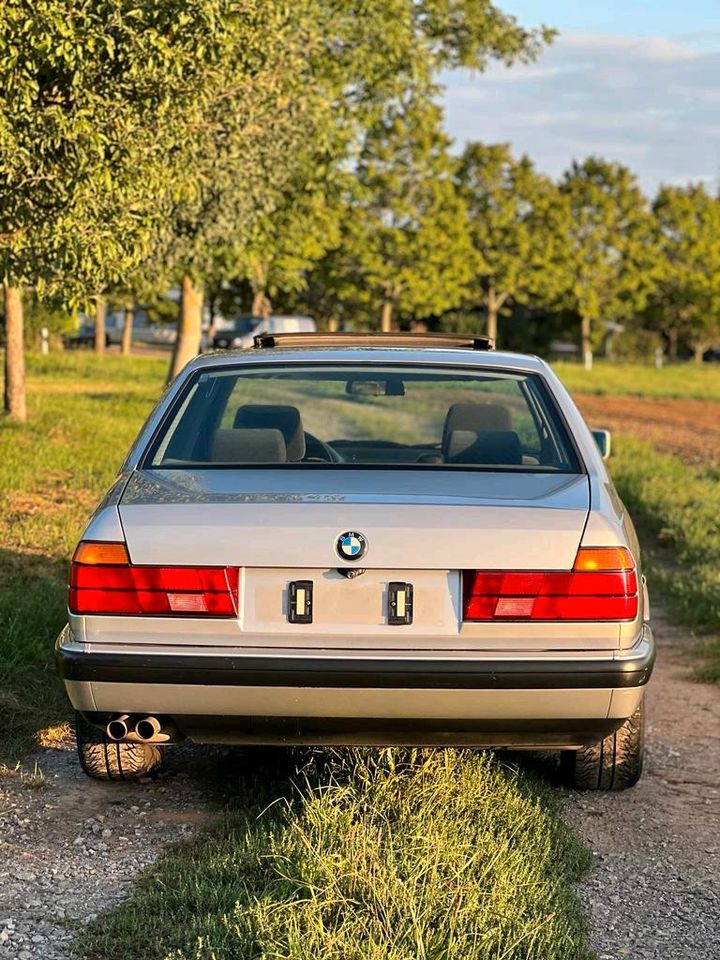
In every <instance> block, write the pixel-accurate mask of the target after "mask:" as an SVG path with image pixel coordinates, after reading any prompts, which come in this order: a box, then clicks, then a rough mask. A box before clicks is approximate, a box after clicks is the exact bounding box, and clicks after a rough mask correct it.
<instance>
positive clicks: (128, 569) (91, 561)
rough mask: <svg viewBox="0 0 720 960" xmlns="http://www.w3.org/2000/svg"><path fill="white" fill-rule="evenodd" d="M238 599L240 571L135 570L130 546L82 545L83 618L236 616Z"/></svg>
mask: <svg viewBox="0 0 720 960" xmlns="http://www.w3.org/2000/svg"><path fill="white" fill-rule="evenodd" d="M87 548H92V549H87ZM99 548H100V549H99ZM123 558H124V562H123ZM237 596H238V569H237V567H143V566H133V565H132V564H131V563H130V560H129V558H128V555H127V551H126V549H125V545H124V544H93V543H82V544H80V546H79V547H78V549H77V550H76V551H75V557H74V558H73V563H72V567H71V571H70V595H69V607H70V612H71V613H77V614H108V615H121V616H122V615H124V616H183V617H235V616H237Z"/></svg>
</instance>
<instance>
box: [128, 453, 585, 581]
mask: <svg viewBox="0 0 720 960" xmlns="http://www.w3.org/2000/svg"><path fill="white" fill-rule="evenodd" d="M588 510H589V486H588V480H587V477H585V476H578V475H567V474H548V473H519V472H518V473H513V472H506V473H490V472H488V473H485V472H479V471H476V472H472V473H471V472H467V473H465V472H463V473H459V472H458V473H456V472H449V471H448V472H441V471H435V470H433V471H427V472H422V471H404V470H392V471H377V470H372V471H364V470H337V471H334V470H317V471H316V470H286V469H275V470H272V469H270V470H252V469H250V470H248V469H245V470H167V469H163V470H146V471H139V472H136V473H135V474H133V475H132V477H131V479H130V481H129V483H128V485H127V487H126V489H125V491H124V493H123V496H122V499H121V502H120V505H119V511H120V519H121V523H122V526H123V530H124V533H125V537H126V540H127V545H128V550H129V553H130V557H131V559H132V562H133V563H136V564H200V565H215V564H218V565H228V566H238V567H244V568H273V567H277V568H285V569H287V568H298V569H308V568H310V569H320V570H335V569H338V568H348V567H352V566H354V565H356V566H361V567H362V568H364V569H368V570H446V571H447V570H463V569H487V570H502V569H515V570H537V569H543V570H569V569H571V568H572V565H573V562H574V560H575V554H576V553H577V549H578V546H579V544H580V539H581V537H582V533H583V530H584V528H585V523H586V521H587V516H588ZM347 531H357V532H359V533H361V534H362V535H363V536H364V537H365V538H366V541H367V552H366V554H365V556H364V557H363V558H362V560H361V561H360V562H359V563H358V564H353V563H352V562H349V561H346V560H343V559H341V558H340V556H339V555H338V553H337V552H336V543H337V540H338V537H339V536H340V535H341V534H342V533H344V532H347Z"/></svg>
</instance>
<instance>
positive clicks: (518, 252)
mask: <svg viewBox="0 0 720 960" xmlns="http://www.w3.org/2000/svg"><path fill="white" fill-rule="evenodd" d="M457 184H458V189H459V192H460V195H461V197H462V198H463V199H464V201H465V203H466V205H467V208H468V212H469V217H470V233H471V236H472V242H473V246H474V248H475V251H476V253H477V270H476V273H475V276H474V277H473V282H472V284H471V286H470V294H471V299H472V302H473V303H476V304H480V305H483V306H484V307H485V308H486V311H487V314H488V319H489V321H490V327H491V330H490V335H491V336H495V331H494V327H495V326H496V321H497V312H498V311H499V310H500V309H501V308H502V307H503V305H505V304H507V303H515V304H529V303H532V302H540V303H543V304H552V303H553V302H556V301H558V300H559V299H560V297H561V295H562V294H563V292H564V291H565V290H566V288H567V285H568V277H569V249H568V244H567V235H568V222H569V215H570V214H569V208H568V204H567V202H566V201H565V198H564V197H563V196H562V195H561V194H560V192H559V190H558V189H557V187H556V185H555V184H554V183H553V182H552V180H550V179H549V178H548V177H545V176H542V175H541V174H538V173H537V172H536V171H535V169H534V167H533V165H532V163H531V161H530V160H529V159H528V158H527V157H521V158H520V159H519V160H516V159H514V158H513V156H512V155H511V153H510V149H509V147H507V146H505V145H502V144H499V145H494V146H485V145H484V144H481V143H469V144H468V145H467V146H466V148H465V151H464V153H463V155H462V158H461V161H460V166H459V168H458V172H457Z"/></svg>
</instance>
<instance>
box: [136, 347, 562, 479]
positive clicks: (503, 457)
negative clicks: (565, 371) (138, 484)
mask: <svg viewBox="0 0 720 960" xmlns="http://www.w3.org/2000/svg"><path fill="white" fill-rule="evenodd" d="M143 465H144V466H146V467H147V466H152V467H172V468H173V469H182V468H183V467H186V468H196V467H213V468H226V469H229V468H238V467H250V466H252V467H258V466H261V467H262V466H267V467H285V468H287V467H292V468H312V467H316V468H317V467H319V466H320V467H324V468H333V469H342V468H344V467H348V466H351V467H382V468H383V469H389V468H393V467H398V468H407V467H413V468H418V469H424V470H425V469H427V470H442V469H452V470H458V469H462V470H498V469H501V470H512V471H524V472H533V471H542V472H547V471H553V472H565V473H577V472H579V465H578V461H577V458H576V456H575V454H574V452H573V449H572V445H571V443H570V441H569V438H568V434H567V430H566V428H565V426H564V423H563V421H562V418H561V417H560V415H559V413H558V410H557V408H556V406H555V403H554V401H553V400H552V398H551V396H550V394H549V393H548V391H547V389H546V387H545V385H544V382H543V380H542V378H541V377H539V376H536V375H532V374H524V373H508V372H505V371H490V370H482V371H475V370H471V369H467V368H452V367H433V366H426V365H423V366H417V367H413V366H408V365H403V366H402V367H398V366H375V365H372V366H370V365H368V364H364V365H352V364H343V365H323V364H312V365H311V364H299V363H293V364H291V365H286V366H283V365H277V366H276V365H272V366H271V365H265V364H263V365H262V366H259V365H255V364H253V365H252V366H250V365H245V366H244V367H243V366H236V367H233V368H224V367H223V368H217V369H214V370H211V371H203V372H198V373H196V374H195V376H194V377H193V378H191V380H190V381H189V382H188V384H187V385H186V387H185V389H184V390H183V391H182V393H181V394H180V395H179V396H178V398H177V399H176V401H175V403H174V405H173V407H172V408H171V409H170V411H169V413H168V415H167V416H166V417H165V420H164V422H163V424H162V426H161V428H160V430H159V432H158V433H157V434H156V436H155V438H154V440H153V442H152V444H151V445H150V448H149V450H148V452H147V454H146V456H145V459H144V464H143Z"/></svg>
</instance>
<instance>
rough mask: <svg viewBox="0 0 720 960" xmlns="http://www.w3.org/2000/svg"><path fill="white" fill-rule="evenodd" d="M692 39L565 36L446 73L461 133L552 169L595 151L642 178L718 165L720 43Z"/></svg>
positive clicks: (674, 176) (451, 124) (712, 173)
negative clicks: (528, 54) (512, 63)
mask: <svg viewBox="0 0 720 960" xmlns="http://www.w3.org/2000/svg"><path fill="white" fill-rule="evenodd" d="M693 39H694V38H690V37H688V38H682V40H680V39H678V40H668V39H663V38H660V37H658V38H646V37H625V36H612V35H607V34H597V35H591V34H567V35H565V36H562V37H560V38H559V39H558V41H557V42H556V43H555V45H554V46H553V47H551V48H550V49H549V50H548V51H547V52H546V53H545V54H544V55H543V57H542V58H541V60H540V61H539V62H538V63H536V64H531V65H530V66H517V67H513V68H511V69H510V70H508V71H506V70H505V69H504V68H502V67H500V66H493V67H492V68H491V69H490V70H489V71H488V72H487V73H486V74H485V75H479V76H478V75H475V76H470V75H468V74H462V73H456V74H452V75H450V76H449V77H446V78H445V79H446V82H447V92H446V96H445V102H446V107H447V119H448V128H449V130H450V133H451V135H452V136H454V137H455V139H456V140H457V141H458V146H460V145H461V144H462V142H463V141H465V140H472V139H477V140H484V141H486V142H498V143H502V142H509V143H511V144H512V145H513V146H514V148H515V149H516V151H517V152H518V153H528V154H530V156H532V157H533V158H534V159H535V160H536V162H537V164H538V166H539V167H540V169H543V170H546V171H547V172H548V173H551V174H553V175H559V174H560V173H561V172H562V171H563V170H564V169H566V168H567V167H568V166H569V164H570V162H571V161H572V160H573V159H581V158H583V157H585V156H588V155H589V154H592V153H594V154H599V155H601V156H605V157H607V158H608V159H610V160H619V161H621V162H624V163H627V164H629V165H630V166H631V167H633V169H634V170H635V171H636V173H638V175H639V176H640V179H641V182H642V184H643V186H644V187H645V188H646V189H647V190H649V191H653V190H654V189H655V188H656V187H657V185H658V183H660V182H667V183H670V182H673V183H678V182H686V181H690V180H692V181H695V182H697V181H698V180H703V181H704V182H707V183H713V182H714V181H715V180H716V179H717V176H718V173H719V172H720V51H719V50H717V49H706V48H699V47H697V46H693V42H692V41H693Z"/></svg>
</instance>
